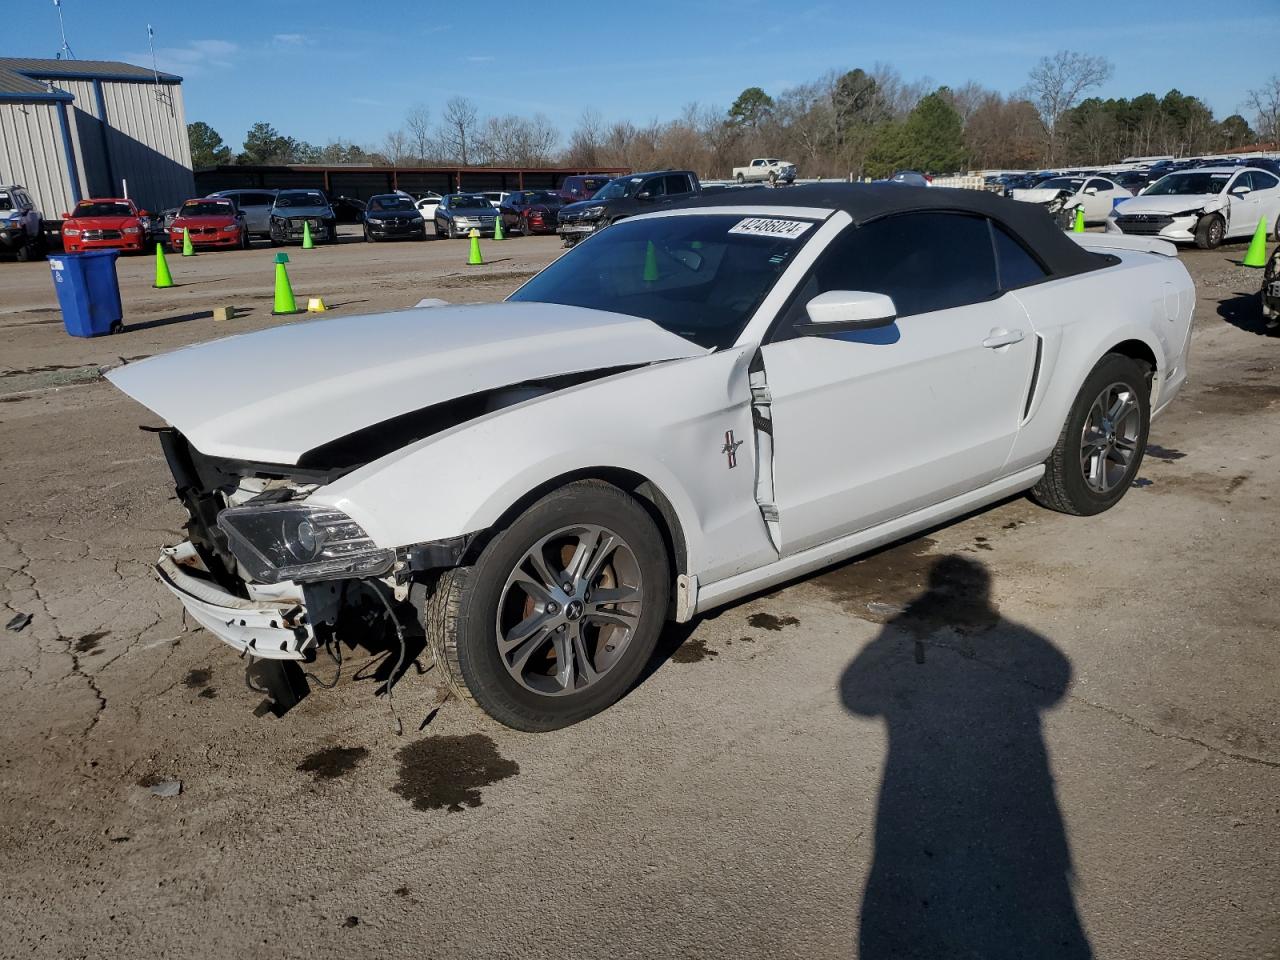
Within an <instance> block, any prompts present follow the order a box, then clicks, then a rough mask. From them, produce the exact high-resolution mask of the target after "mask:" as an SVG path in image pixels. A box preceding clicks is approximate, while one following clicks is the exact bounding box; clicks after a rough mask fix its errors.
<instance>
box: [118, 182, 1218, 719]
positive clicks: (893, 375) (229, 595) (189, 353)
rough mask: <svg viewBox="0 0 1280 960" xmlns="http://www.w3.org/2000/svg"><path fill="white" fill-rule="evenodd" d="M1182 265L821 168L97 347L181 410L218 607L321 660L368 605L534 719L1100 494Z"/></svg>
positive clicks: (1186, 306) (488, 700)
mask: <svg viewBox="0 0 1280 960" xmlns="http://www.w3.org/2000/svg"><path fill="white" fill-rule="evenodd" d="M1194 300H1195V293H1194V289H1193V286H1192V283H1191V280H1190V278H1189V277H1188V275H1187V271H1186V270H1185V269H1184V268H1183V266H1182V264H1181V263H1180V262H1179V261H1178V259H1177V257H1176V256H1174V248H1173V247H1172V246H1171V245H1169V244H1165V243H1162V242H1160V241H1152V240H1142V239H1135V238H1129V237H1115V238H1112V237H1107V236H1106V235H1102V234H1087V235H1081V236H1080V239H1079V242H1077V241H1076V240H1073V239H1072V235H1069V234H1066V233H1063V232H1062V231H1061V230H1059V229H1058V228H1057V226H1056V225H1055V224H1054V223H1053V221H1052V220H1051V218H1049V217H1047V216H1045V215H1044V213H1043V211H1041V210H1039V209H1036V208H1035V207H1031V206H1028V205H1026V204H1018V203H1012V202H1010V201H1008V200H1004V199H1002V198H998V197H995V196H993V195H991V194H989V193H981V192H978V191H962V190H925V189H921V188H916V187H903V186H897V185H888V184H886V185H883V186H874V185H848V184H835V185H815V186H807V187H797V188H795V189H794V190H789V191H786V192H785V193H782V192H777V193H775V192H772V191H751V192H743V193H741V194H718V195H716V196H714V197H709V198H703V199H701V200H697V201H694V202H692V203H691V204H689V205H686V206H684V207H681V208H666V209H663V210H661V211H657V212H654V213H649V214H644V215H639V216H635V217H631V218H629V219H627V220H624V221H622V222H621V223H619V224H616V225H615V226H613V227H611V228H610V229H608V230H606V231H603V232H602V233H600V234H598V235H596V236H593V237H591V238H590V239H588V240H587V241H585V242H584V243H582V244H580V245H579V246H577V247H575V248H574V249H573V250H572V251H570V252H568V253H566V254H564V255H563V256H562V257H561V258H560V259H559V260H557V261H556V262H555V263H553V264H551V265H550V266H549V267H547V268H546V269H544V270H543V271H542V272H541V273H539V274H538V275H536V276H535V277H533V278H532V279H530V280H529V281H528V282H526V283H525V284H524V286H522V287H521V288H520V289H519V290H518V291H516V293H514V294H513V295H512V296H511V297H510V298H509V299H508V300H507V301H506V302H505V303H498V304H478V305H472V306H440V307H426V308H421V309H414V310H403V311H399V312H393V313H383V314H376V315H371V316H363V317H341V318H334V319H324V320H315V321H310V322H302V323H295V324H289V325H284V326H279V327H275V328H272V329H268V330H263V331H260V332H257V333H251V334H245V335H241V336H237V337H232V338H229V339H225V340H218V341H214V342H211V343H204V344H200V345H197V346H192V347H187V348H185V349H182V350H178V351H176V352H174V353H171V354H168V355H166V356H160V357H154V358H151V359H148V360H143V361H141V362H137V363H130V364H128V365H126V366H122V367H119V368H117V369H115V370H113V371H111V372H110V374H109V377H110V379H111V380H112V381H113V382H114V383H115V384H116V386H117V387H119V388H120V389H122V390H123V391H125V392H126V393H128V394H129V395H131V396H133V397H134V398H135V399H137V400H138V401H140V402H141V403H142V404H144V405H145V406H147V407H149V408H150V409H151V410H153V411H154V412H155V413H156V414H157V415H159V416H160V417H162V418H163V419H165V420H166V421H168V423H169V424H170V425H171V426H170V427H168V428H166V429H164V430H162V431H161V434H160V438H161V442H162V445H163V448H164V451H165V455H166V458H167V460H168V463H169V466H170V468H171V470H172V472H173V474H174V477H175V480H176V484H177V490H178V495H179V497H180V499H181V501H182V502H183V503H184V504H185V506H186V508H187V511H188V513H189V514H190V521H189V523H188V524H187V530H188V533H189V540H187V541H186V542H185V543H182V544H179V545H177V546H174V547H169V548H167V549H165V550H164V552H163V554H162V556H161V559H160V561H159V564H158V566H157V571H158V573H159V576H160V578H161V579H162V580H163V582H164V583H165V584H166V585H167V586H168V588H169V589H170V590H171V591H172V592H173V593H174V594H175V595H176V596H177V598H178V599H179V600H180V601H181V602H182V603H183V604H184V605H185V607H186V608H187V610H188V611H189V613H190V614H191V616H192V617H193V618H194V619H195V620H196V621H198V622H199V623H200V624H202V625H203V626H204V627H205V628H206V629H207V630H209V631H210V632H211V633H213V634H214V635H216V636H218V637H220V638H221V639H222V640H224V641H226V642H227V643H228V644H230V645H231V646H232V647H234V648H235V649H236V650H238V651H241V652H242V653H247V654H248V655H250V656H251V657H255V658H267V660H268V661H269V662H272V663H277V664H279V663H281V662H287V661H297V660H307V659H310V658H312V657H314V656H315V654H316V650H317V648H318V647H321V648H327V646H328V645H329V643H330V642H332V641H333V640H334V639H335V637H336V639H337V640H338V641H339V642H341V641H344V640H345V641H347V642H352V641H358V640H360V639H361V638H362V637H363V636H364V635H365V634H366V633H367V632H368V630H369V627H368V625H367V620H360V619H355V624H356V625H355V626H354V627H353V626H350V625H348V624H347V623H346V621H345V620H344V611H346V610H347V609H348V608H357V607H358V605H359V604H368V603H373V604H374V605H375V609H377V604H384V605H385V606H386V608H387V610H389V611H394V615H395V616H396V617H397V618H403V619H406V620H407V619H408V618H410V617H418V618H420V619H421V622H422V626H423V629H424V630H425V632H426V637H427V642H428V644H429V645H430V648H431V650H432V651H433V652H434V654H435V658H436V662H437V664H438V666H439V670H440V675H441V676H442V677H443V678H444V679H445V680H446V681H447V683H448V684H449V685H450V687H451V688H452V689H453V690H454V691H455V692H456V693H457V694H458V696H460V697H461V698H464V699H466V700H470V701H472V702H474V703H477V704H479V705H480V706H481V707H483V708H484V709H485V710H486V711H488V712H489V713H490V714H492V715H493V716H494V717H496V718H497V719H498V720H500V721H501V722H503V723H506V724H509V725H511V726H513V727H517V728H520V729H524V730H549V729H554V728H557V727H561V726H564V725H566V724H570V723H573V722H576V721H578V720H581V719H583V718H585V717H587V716H589V715H591V714H593V713H595V712H597V711H599V710H601V709H603V708H605V707H607V706H608V705H610V704H612V703H614V702H615V701H616V700H617V699H618V698H619V697H621V696H622V695H623V694H624V693H625V692H626V691H627V689H628V688H629V687H630V686H631V685H632V684H633V683H634V682H635V681H636V678H637V677H638V675H639V674H640V671H641V670H642V669H643V667H644V666H645V664H646V662H647V661H648V660H649V659H650V657H651V655H652V654H653V651H654V647H655V643H656V641H657V638H658V634H659V631H660V630H661V628H662V625H663V622H664V621H665V620H667V619H675V620H678V621H687V620H689V619H691V618H693V617H695V616H696V615H698V614H700V613H702V612H704V611H707V610H711V609H713V608H715V607H717V606H719V605H721V604H724V603H728V602H729V601H732V600H735V599H737V598H739V597H743V596H746V595H748V594H750V593H754V592H756V591H759V590H762V589H765V588H767V587H770V586H772V585H775V584H778V583H781V582H783V581H786V580H790V579H792V578H794V577H797V576H801V575H804V574H806V573H808V572H810V571H813V570H817V569H819V568H821V567H823V566H825V565H827V564H830V563H833V562H835V561H838V560H842V559H845V558H847V557H850V556H853V555H855V554H858V553H861V552H863V551H867V550H871V549H873V548H875V547H878V546H880V545H882V544H885V543H888V542H890V541H893V540H896V539H898V538H901V537H905V536H908V535H910V534H912V533H914V532H916V531H919V530H922V529H924V528H927V527H931V526H934V525H936V524H938V523H940V522H942V521H945V520H947V519H949V518H952V517H957V516H960V515H962V514H965V513H968V512H969V511H972V510H974V509H975V508H978V507H981V506H982V505H984V504H989V503H992V502H994V501H997V500H999V499H1001V498H1004V497H1008V496H1009V495H1011V494H1015V493H1017V492H1019V491H1023V490H1029V491H1031V494H1032V496H1033V497H1034V498H1035V499H1036V500H1037V501H1038V502H1040V503H1042V504H1044V505H1045V506H1047V507H1049V508H1052V509H1054V510H1060V511H1063V512H1066V513H1072V514H1095V513H1099V512H1100V511H1103V510H1106V509H1108V508H1109V507H1112V506H1114V505H1115V504H1116V503H1117V502H1118V501H1119V500H1120V498H1121V497H1123V496H1124V494H1125V491H1126V490H1127V489H1128V487H1129V486H1130V483H1131V481H1132V480H1133V478H1134V476H1135V473H1136V471H1137V470H1138V467H1139V464H1140V463H1141V461H1142V456H1143V450H1144V447H1145V444H1146V441H1147V431H1148V425H1149V423H1150V420H1151V417H1152V416H1154V415H1156V414H1158V413H1159V412H1160V411H1162V410H1163V409H1165V407H1167V406H1168V404H1169V403H1170V401H1171V400H1172V399H1173V397H1174V395H1175V394H1176V393H1177V392H1178V389H1179V387H1180V386H1181V385H1182V383H1183V380H1184V378H1185V377H1186V357H1187V343H1188V339H1189V336H1190V330H1191V314H1192V309H1193V307H1194ZM281 357H287V358H288V362H287V363H281V361H280V358H281ZM344 631H347V632H344ZM293 669H295V670H296V665H295V666H294V668H293Z"/></svg>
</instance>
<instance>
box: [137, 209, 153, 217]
mask: <svg viewBox="0 0 1280 960" xmlns="http://www.w3.org/2000/svg"><path fill="white" fill-rule="evenodd" d="M138 216H140V217H149V216H151V214H149V213H147V211H145V210H139V211H138Z"/></svg>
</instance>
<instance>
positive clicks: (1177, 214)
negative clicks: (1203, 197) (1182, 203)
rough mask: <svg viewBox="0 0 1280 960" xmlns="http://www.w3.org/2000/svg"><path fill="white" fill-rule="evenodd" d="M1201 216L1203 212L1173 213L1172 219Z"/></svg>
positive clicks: (1186, 211) (1185, 211)
mask: <svg viewBox="0 0 1280 960" xmlns="http://www.w3.org/2000/svg"><path fill="white" fill-rule="evenodd" d="M1203 215H1204V211H1203V210H1184V211H1182V213H1175V214H1174V215H1173V219H1175V220H1177V219H1178V218H1179V217H1199V216H1203Z"/></svg>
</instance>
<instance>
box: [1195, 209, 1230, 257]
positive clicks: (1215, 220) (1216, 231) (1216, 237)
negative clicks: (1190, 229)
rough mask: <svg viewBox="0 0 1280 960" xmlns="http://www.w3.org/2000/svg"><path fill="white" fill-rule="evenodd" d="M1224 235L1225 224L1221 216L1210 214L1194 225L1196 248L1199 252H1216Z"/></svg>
mask: <svg viewBox="0 0 1280 960" xmlns="http://www.w3.org/2000/svg"><path fill="white" fill-rule="evenodd" d="M1226 234H1227V224H1226V222H1225V221H1224V220H1223V219H1222V216H1221V214H1217V213H1211V214H1209V216H1207V217H1201V218H1200V221H1199V222H1198V223H1197V224H1196V246H1197V247H1199V248H1200V249H1201V250H1216V249H1217V248H1218V247H1220V246H1222V241H1223V239H1224V238H1225V237H1226Z"/></svg>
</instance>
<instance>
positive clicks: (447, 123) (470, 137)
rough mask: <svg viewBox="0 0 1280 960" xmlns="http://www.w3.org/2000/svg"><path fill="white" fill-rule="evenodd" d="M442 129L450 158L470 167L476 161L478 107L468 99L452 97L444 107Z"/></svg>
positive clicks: (443, 140)
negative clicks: (474, 155) (473, 154)
mask: <svg viewBox="0 0 1280 960" xmlns="http://www.w3.org/2000/svg"><path fill="white" fill-rule="evenodd" d="M441 127H442V129H441V137H440V139H441V141H442V142H443V145H444V147H445V149H446V150H447V151H448V153H449V158H450V159H451V160H454V161H456V162H458V163H460V164H462V165H463V166H464V167H465V166H467V165H469V164H470V163H471V162H472V161H473V160H474V159H475V158H474V157H473V156H472V153H473V152H474V145H475V139H476V105H475V104H474V103H472V102H471V101H470V100H468V99H467V98H466V97H450V98H449V102H448V103H446V104H445V105H444V117H443V119H442V121H441Z"/></svg>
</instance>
